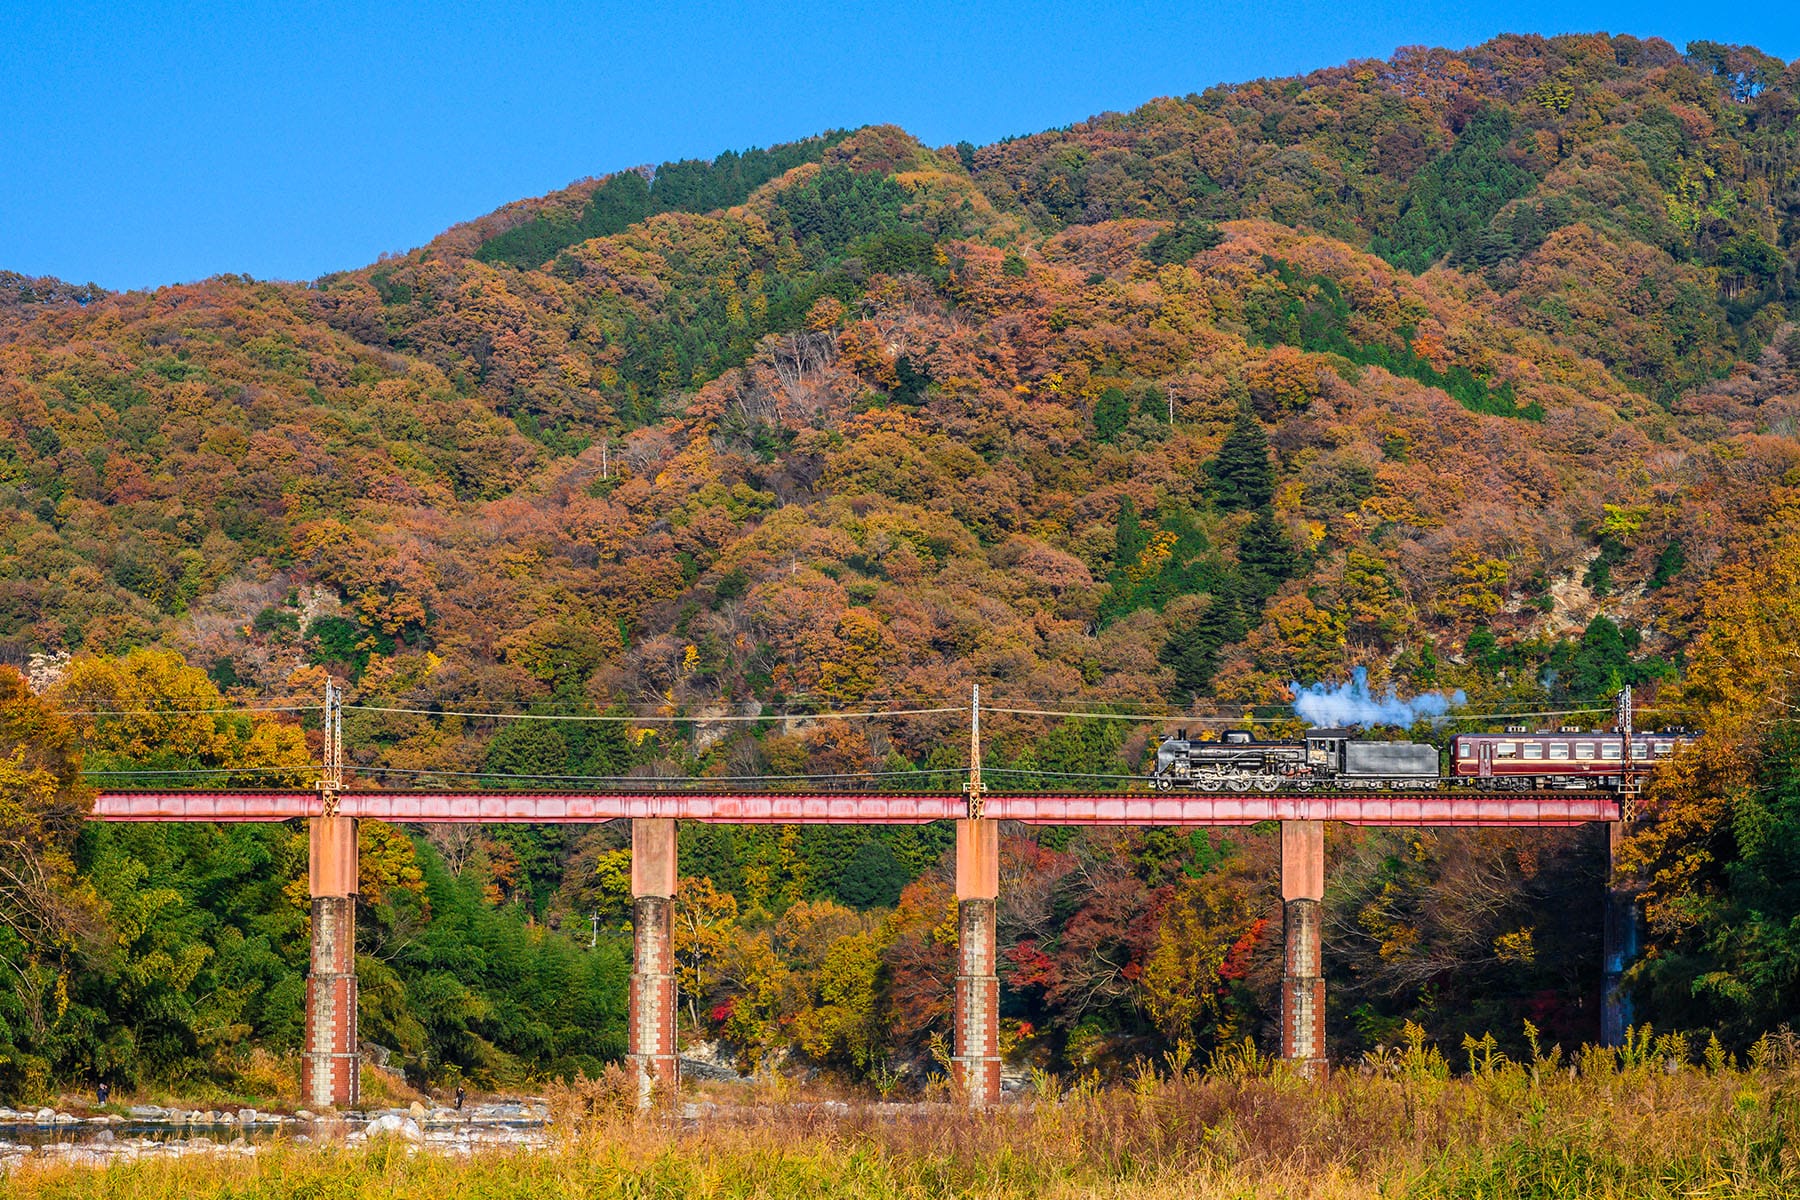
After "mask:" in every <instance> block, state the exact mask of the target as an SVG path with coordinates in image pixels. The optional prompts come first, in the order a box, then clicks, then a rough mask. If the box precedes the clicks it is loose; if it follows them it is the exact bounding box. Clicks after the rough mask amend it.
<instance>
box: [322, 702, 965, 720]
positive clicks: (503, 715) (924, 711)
mask: <svg viewBox="0 0 1800 1200" xmlns="http://www.w3.org/2000/svg"><path fill="white" fill-rule="evenodd" d="M344 708H345V709H346V710H352V711H355V712H371V713H404V714H407V715H410V716H417V717H480V718H485V719H491V720H497V721H615V722H624V723H628V724H634V725H651V724H659V725H679V724H693V725H712V724H715V723H717V722H721V721H743V722H756V721H852V720H873V719H876V718H880V717H923V716H932V715H935V714H939V713H960V712H968V711H969V706H968V705H966V704H959V705H949V706H946V707H943V708H890V709H873V710H870V711H868V712H822V713H759V714H755V715H752V714H750V713H724V714H721V715H719V716H716V717H702V716H687V717H670V716H637V715H631V716H627V715H623V714H619V713H582V714H572V715H567V716H564V715H559V714H555V713H520V712H469V711H465V710H462V709H452V708H442V709H439V708H397V707H389V706H386V705H376V704H346V705H344Z"/></svg>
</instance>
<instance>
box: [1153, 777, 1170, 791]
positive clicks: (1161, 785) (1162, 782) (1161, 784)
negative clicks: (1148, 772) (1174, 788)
mask: <svg viewBox="0 0 1800 1200" xmlns="http://www.w3.org/2000/svg"><path fill="white" fill-rule="evenodd" d="M1153 786H1154V787H1155V788H1156V790H1157V791H1159V792H1166V791H1168V790H1169V786H1170V785H1169V781H1168V780H1167V779H1164V778H1158V779H1157V781H1156V783H1155V784H1154V785H1153Z"/></svg>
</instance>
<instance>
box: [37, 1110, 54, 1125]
mask: <svg viewBox="0 0 1800 1200" xmlns="http://www.w3.org/2000/svg"><path fill="white" fill-rule="evenodd" d="M54 1120H56V1110H55V1109H54V1108H40V1109H38V1110H37V1123H38V1124H39V1125H48V1124H50V1123H51V1122H52V1121H54Z"/></svg>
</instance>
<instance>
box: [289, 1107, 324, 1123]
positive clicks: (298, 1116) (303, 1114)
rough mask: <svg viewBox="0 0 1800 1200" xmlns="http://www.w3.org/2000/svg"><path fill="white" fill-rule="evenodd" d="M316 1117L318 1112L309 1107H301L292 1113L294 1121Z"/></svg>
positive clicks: (312, 1119)
mask: <svg viewBox="0 0 1800 1200" xmlns="http://www.w3.org/2000/svg"><path fill="white" fill-rule="evenodd" d="M318 1119H319V1114H318V1113H316V1112H314V1111H313V1110H312V1109H310V1108H303V1109H301V1110H300V1111H299V1112H297V1113H295V1114H294V1120H296V1121H316V1120H318Z"/></svg>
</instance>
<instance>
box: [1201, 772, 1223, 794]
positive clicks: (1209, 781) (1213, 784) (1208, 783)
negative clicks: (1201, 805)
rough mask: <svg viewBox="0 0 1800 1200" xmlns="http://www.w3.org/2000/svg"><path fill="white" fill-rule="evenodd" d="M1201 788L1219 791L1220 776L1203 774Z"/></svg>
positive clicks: (1205, 790)
mask: <svg viewBox="0 0 1800 1200" xmlns="http://www.w3.org/2000/svg"><path fill="white" fill-rule="evenodd" d="M1200 790H1201V791H1203V792H1216V791H1218V790H1219V777H1218V776H1217V775H1202V776H1201V777H1200Z"/></svg>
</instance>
